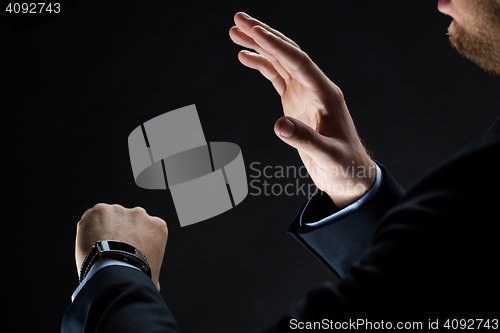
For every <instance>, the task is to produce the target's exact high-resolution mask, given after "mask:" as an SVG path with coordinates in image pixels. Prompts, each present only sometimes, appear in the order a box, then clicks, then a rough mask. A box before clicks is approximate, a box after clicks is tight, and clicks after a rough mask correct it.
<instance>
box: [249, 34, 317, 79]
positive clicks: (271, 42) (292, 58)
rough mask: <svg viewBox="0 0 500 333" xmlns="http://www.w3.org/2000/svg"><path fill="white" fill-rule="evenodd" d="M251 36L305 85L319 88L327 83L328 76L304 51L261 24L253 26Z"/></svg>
mask: <svg viewBox="0 0 500 333" xmlns="http://www.w3.org/2000/svg"><path fill="white" fill-rule="evenodd" d="M251 37H252V38H253V40H254V41H255V42H256V43H257V44H259V46H260V47H262V49H264V51H266V52H268V53H270V54H271V55H272V56H273V57H274V58H276V60H277V61H279V63H280V64H281V65H282V66H283V68H284V69H285V70H286V71H287V72H289V73H290V74H291V75H292V77H294V78H296V79H298V80H299V81H300V82H301V83H302V84H303V85H305V86H307V87H309V88H319V87H321V85H323V84H325V83H326V82H323V81H324V80H325V78H326V77H325V76H324V75H323V73H322V72H321V70H320V69H319V68H318V67H317V66H316V65H315V64H314V63H313V62H312V60H311V59H310V58H309V56H308V55H307V54H306V53H305V52H304V51H302V50H300V49H299V48H297V47H295V46H293V45H292V44H290V43H288V42H286V41H284V40H283V39H281V38H279V37H277V36H276V35H274V34H272V33H270V32H268V31H267V30H266V29H264V28H262V27H259V26H255V27H253V28H252V31H251Z"/></svg>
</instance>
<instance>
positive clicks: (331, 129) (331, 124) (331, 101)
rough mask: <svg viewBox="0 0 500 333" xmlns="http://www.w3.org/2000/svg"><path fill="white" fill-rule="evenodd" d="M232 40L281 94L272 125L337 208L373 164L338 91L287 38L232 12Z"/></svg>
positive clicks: (372, 172) (351, 197)
mask: <svg viewBox="0 0 500 333" xmlns="http://www.w3.org/2000/svg"><path fill="white" fill-rule="evenodd" d="M234 21H235V23H236V26H234V27H232V28H231V29H230V30H229V35H230V37H231V39H232V40H233V41H234V42H235V43H236V44H239V45H241V46H243V47H247V48H250V49H253V50H255V51H256V52H249V51H246V50H245V51H241V52H240V53H239V54H238V58H239V60H240V62H241V63H242V64H243V65H245V66H247V67H250V68H253V69H256V70H258V71H260V73H261V74H262V75H264V77H266V78H267V79H268V80H269V81H271V83H272V84H273V86H274V88H275V89H276V91H277V92H278V94H279V95H280V96H281V102H282V105H283V112H284V114H285V116H284V117H282V118H280V119H278V121H277V122H276V124H275V126H274V130H275V132H276V134H277V135H278V137H279V138H280V139H281V140H283V141H284V142H286V143H287V144H289V145H290V146H292V147H294V148H296V149H297V150H298V152H299V155H300V157H301V159H302V162H303V163H304V165H305V166H306V168H307V171H308V172H309V174H310V175H311V178H312V180H313V181H314V183H315V184H316V186H317V187H318V188H319V189H321V190H323V191H324V192H326V193H327V194H328V195H329V196H330V197H331V198H332V200H333V202H334V203H335V205H336V206H337V207H338V208H344V207H346V206H348V205H350V204H351V203H353V202H355V201H356V200H358V199H359V198H360V197H362V196H363V195H364V194H365V193H366V192H367V191H368V190H369V189H370V188H371V187H372V186H373V184H374V183H375V179H376V167H375V165H374V163H373V162H372V160H371V158H370V157H369V156H368V154H367V153H366V151H365V148H364V146H363V144H362V143H361V140H360V139H359V137H358V134H357V132H356V129H355V127H354V123H353V121H352V119H351V116H350V114H349V111H348V109H347V106H346V103H345V101H344V96H343V94H342V91H341V90H340V89H339V88H338V87H337V86H336V85H335V84H334V83H333V82H332V81H330V80H329V79H328V78H327V77H326V76H325V74H323V72H322V71H321V70H320V69H319V68H318V66H317V65H316V64H315V63H314V62H313V61H312V60H311V59H310V58H309V56H308V55H307V54H306V53H305V52H304V51H302V50H301V49H300V47H299V46H298V45H297V44H296V43H295V42H293V41H292V40H291V39H289V38H288V37H286V36H284V35H283V34H282V33H280V32H279V31H276V30H275V29H273V28H271V27H269V26H268V25H266V24H264V23H262V22H260V21H258V20H256V19H254V18H252V17H250V16H248V15H247V14H245V13H242V12H240V13H237V14H236V15H235V16H234Z"/></svg>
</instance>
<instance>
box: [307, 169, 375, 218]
mask: <svg viewBox="0 0 500 333" xmlns="http://www.w3.org/2000/svg"><path fill="white" fill-rule="evenodd" d="M375 166H376V168H377V178H376V180H375V184H373V186H372V188H371V189H370V190H369V191H368V192H366V193H365V195H363V196H362V197H361V198H359V199H358V201H356V202H354V203H352V204H350V205H349V206H347V207H345V208H344V209H341V210H339V211H338V212H336V213H334V214H332V215H330V216H327V217H325V218H324V219H322V220H319V221H317V222H308V223H305V225H306V226H308V227H320V226H322V225H325V224H328V223H331V222H332V221H334V220H338V219H341V218H343V217H344V216H346V215H347V214H351V213H353V212H354V211H356V210H358V209H360V208H361V207H362V206H363V205H364V204H365V203H367V202H368V201H370V199H371V198H373V197H374V196H375V194H377V192H378V190H379V189H380V186H381V185H382V170H380V167H379V166H378V165H377V163H375ZM317 191H318V189H317V188H316V191H315V192H314V194H313V195H312V196H311V198H310V199H309V201H308V202H307V204H306V206H305V207H304V211H305V210H306V209H307V206H308V205H309V202H310V201H311V199H312V198H313V197H314V195H315V194H316V192H317ZM300 223H301V224H302V215H301V217H300Z"/></svg>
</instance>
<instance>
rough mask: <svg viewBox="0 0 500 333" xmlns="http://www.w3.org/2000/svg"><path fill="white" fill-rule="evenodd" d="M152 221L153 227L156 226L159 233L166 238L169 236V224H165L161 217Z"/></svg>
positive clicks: (153, 218)
mask: <svg viewBox="0 0 500 333" xmlns="http://www.w3.org/2000/svg"><path fill="white" fill-rule="evenodd" d="M151 221H152V223H153V225H154V226H155V229H156V230H157V231H158V232H160V233H161V234H162V235H163V236H165V237H167V236H168V227H167V223H165V221H164V220H162V219H161V218H159V217H152V218H151Z"/></svg>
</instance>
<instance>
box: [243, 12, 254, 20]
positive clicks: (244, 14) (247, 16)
mask: <svg viewBox="0 0 500 333" xmlns="http://www.w3.org/2000/svg"><path fill="white" fill-rule="evenodd" d="M241 14H242V15H243V16H245V17H246V18H249V19H250V18H252V17H251V16H250V15H248V14H247V13H244V12H241Z"/></svg>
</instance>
